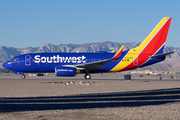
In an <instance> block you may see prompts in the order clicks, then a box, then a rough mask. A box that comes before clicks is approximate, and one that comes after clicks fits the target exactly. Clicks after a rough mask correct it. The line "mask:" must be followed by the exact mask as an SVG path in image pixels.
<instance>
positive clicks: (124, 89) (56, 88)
mask: <svg viewBox="0 0 180 120" xmlns="http://www.w3.org/2000/svg"><path fill="white" fill-rule="evenodd" d="M83 76H84V75H78V76H75V77H55V76H54V74H50V75H49V76H44V77H27V78H26V79H21V78H20V76H19V75H14V74H5V73H1V74H0V120H90V119H91V120H110V119H111V120H120V119H123V120H131V119H133V120H136V119H137V120H139V119H142V120H144V119H147V120H148V119H153V120H159V119H162V120H169V119H180V77H179V76H178V75H173V78H174V79H173V80H172V79H171V78H172V75H163V76H162V77H161V78H162V80H160V76H147V75H143V77H142V76H141V77H140V76H139V75H132V79H131V80H124V75H123V74H104V75H103V76H102V75H100V74H99V75H93V74H92V79H91V80H85V79H84V77H83Z"/></svg>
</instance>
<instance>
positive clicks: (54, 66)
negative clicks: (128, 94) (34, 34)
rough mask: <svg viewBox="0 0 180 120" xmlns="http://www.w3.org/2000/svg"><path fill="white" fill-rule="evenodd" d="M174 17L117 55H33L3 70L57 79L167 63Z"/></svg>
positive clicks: (161, 23) (13, 61)
mask: <svg viewBox="0 0 180 120" xmlns="http://www.w3.org/2000/svg"><path fill="white" fill-rule="evenodd" d="M171 19H172V17H164V18H162V20H161V21H160V22H159V23H158V24H157V26H156V27H155V28H154V29H153V30H152V31H151V33H150V34H149V35H148V36H147V37H146V38H145V40H144V41H143V42H142V43H141V44H140V45H139V46H138V47H135V48H132V49H129V50H125V51H123V49H124V45H123V46H121V48H120V49H119V50H118V52H117V53H107V52H105V51H100V52H97V53H80V52H78V53H30V54H23V55H19V56H16V57H13V58H12V59H11V60H9V61H7V62H5V63H4V64H3V67H4V68H6V69H9V70H12V71H14V72H15V74H20V75H22V76H21V78H22V79H24V78H25V77H26V76H25V74H26V73H55V74H56V76H63V77H73V76H75V75H76V74H85V76H84V78H85V79H91V75H90V74H93V73H111V72H121V71H126V70H131V69H135V68H141V67H144V66H148V65H151V64H155V63H158V62H161V61H163V60H165V58H166V56H167V55H169V54H172V53H174V51H173V52H168V53H163V49H164V46H165V42H166V38H167V34H168V31H169V27H170V23H171Z"/></svg>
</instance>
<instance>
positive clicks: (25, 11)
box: [0, 0, 180, 48]
mask: <svg viewBox="0 0 180 120" xmlns="http://www.w3.org/2000/svg"><path fill="white" fill-rule="evenodd" d="M179 5H180V2H179V1H178V0H0V46H7V47H17V48H25V47H29V46H31V47H40V46H42V45H44V44H47V43H51V44H55V45H58V44H68V43H75V44H82V43H93V42H105V41H112V42H122V43H125V42H142V41H143V40H144V39H145V38H146V37H147V35H148V34H149V33H150V32H151V30H152V29H153V28H154V27H155V26H156V25H157V24H158V22H159V21H160V20H161V19H162V18H163V17H166V16H168V17H172V21H171V26H170V31H169V34H168V38H167V42H166V46H173V47H180V40H179V35H180V33H179V32H180V30H179V28H180V7H179Z"/></svg>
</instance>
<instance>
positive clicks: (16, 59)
mask: <svg viewBox="0 0 180 120" xmlns="http://www.w3.org/2000/svg"><path fill="white" fill-rule="evenodd" d="M18 60H19V59H18V58H13V59H11V61H18Z"/></svg>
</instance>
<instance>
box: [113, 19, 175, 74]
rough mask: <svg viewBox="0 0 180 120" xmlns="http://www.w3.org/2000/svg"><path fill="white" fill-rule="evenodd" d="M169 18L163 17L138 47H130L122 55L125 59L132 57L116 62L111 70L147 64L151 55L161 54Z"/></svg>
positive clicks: (169, 21)
mask: <svg viewBox="0 0 180 120" xmlns="http://www.w3.org/2000/svg"><path fill="white" fill-rule="evenodd" d="M171 19H172V18H171V17H164V18H163V19H162V20H161V21H160V22H159V23H158V25H157V26H156V27H155V28H154V29H153V30H152V32H151V33H150V34H149V35H148V36H147V37H146V39H145V40H144V41H143V42H142V43H141V44H140V45H139V46H138V47H136V48H132V49H130V50H129V51H128V52H127V53H126V55H125V56H124V58H125V59H126V58H133V59H129V61H126V62H124V63H123V62H120V63H118V64H117V65H116V66H115V67H114V68H113V69H111V71H123V70H129V69H133V68H136V67H138V66H142V65H149V64H150V63H148V60H149V59H150V57H151V56H155V57H157V54H162V53H163V48H164V44H165V42H166V38H167V34H168V31H169V26H170V23H171ZM121 63H122V64H121ZM146 63H147V64H146Z"/></svg>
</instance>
